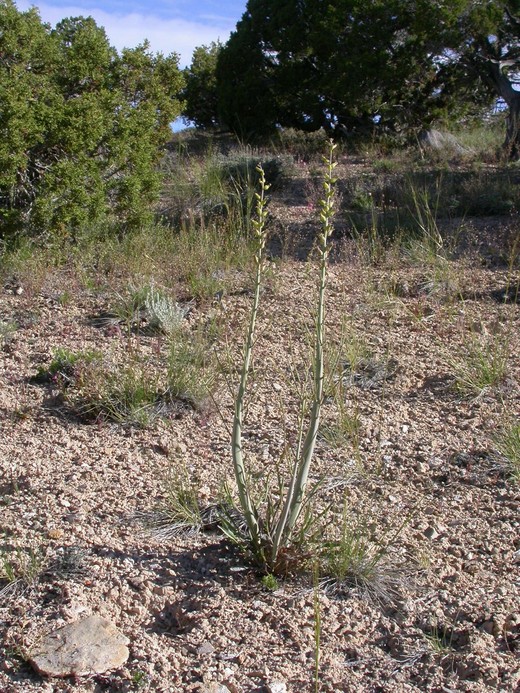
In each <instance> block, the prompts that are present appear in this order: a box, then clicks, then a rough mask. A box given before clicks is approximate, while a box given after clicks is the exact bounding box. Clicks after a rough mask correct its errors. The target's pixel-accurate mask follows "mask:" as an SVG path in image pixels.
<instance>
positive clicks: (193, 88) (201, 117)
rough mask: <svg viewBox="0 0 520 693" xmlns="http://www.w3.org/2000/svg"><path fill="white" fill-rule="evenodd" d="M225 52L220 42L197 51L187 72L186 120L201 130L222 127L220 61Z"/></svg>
mask: <svg viewBox="0 0 520 693" xmlns="http://www.w3.org/2000/svg"><path fill="white" fill-rule="evenodd" d="M221 50H222V44H221V43H220V42H219V41H217V42H215V41H213V42H212V43H210V45H209V46H199V47H198V48H195V50H194V51H193V57H192V61H191V65H190V67H189V68H186V69H185V70H184V77H185V79H186V86H185V88H184V91H183V93H182V96H183V99H184V102H185V103H184V110H183V116H184V118H186V120H188V121H191V122H192V123H194V124H195V126H196V127H198V128H209V127H215V126H217V125H218V123H219V120H218V97H217V60H218V56H219V54H220V51H221Z"/></svg>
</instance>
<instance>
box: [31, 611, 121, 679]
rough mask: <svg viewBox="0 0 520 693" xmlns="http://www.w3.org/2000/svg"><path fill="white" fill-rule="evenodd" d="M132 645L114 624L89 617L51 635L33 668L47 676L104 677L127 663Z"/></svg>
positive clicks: (96, 617)
mask: <svg viewBox="0 0 520 693" xmlns="http://www.w3.org/2000/svg"><path fill="white" fill-rule="evenodd" d="M128 642H129V641H128V638H127V637H126V636H124V635H123V634H122V633H121V632H120V631H119V630H118V629H117V628H116V627H115V626H114V624H113V623H110V621H107V620H106V619H105V618H101V617H100V616H89V617H88V618H86V619H83V620H82V621H76V622H75V623H71V624H69V625H66V626H63V627H62V628H58V629H57V630H55V631H53V632H52V633H49V635H47V636H46V637H45V638H44V639H43V640H42V642H41V643H40V645H39V648H38V652H37V653H35V654H34V655H32V656H31V664H32V665H33V666H34V668H35V669H36V670H37V671H38V672H39V673H40V674H43V675H44V676H83V675H86V674H102V673H104V672H105V671H108V670H109V669H117V668H118V667H120V666H121V665H122V664H124V663H125V662H126V660H127V659H128V654H129V652H128V647H127V645H128Z"/></svg>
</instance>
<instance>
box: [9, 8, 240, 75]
mask: <svg viewBox="0 0 520 693" xmlns="http://www.w3.org/2000/svg"><path fill="white" fill-rule="evenodd" d="M246 1H247V0H169V1H168V0H154V2H153V3H150V2H147V0H76V2H74V0H72V1H71V0H45V1H43V2H40V1H39V0H32V1H31V0H15V3H16V6H17V8H18V9H19V10H21V11H24V10H27V9H28V8H29V7H32V6H34V7H37V8H38V10H39V12H40V16H41V18H42V20H43V21H44V22H48V23H49V24H51V25H52V26H55V24H56V23H57V22H59V21H60V20H61V19H63V18H64V17H78V16H81V15H83V16H91V17H93V18H94V19H95V20H96V23H97V24H98V25H100V26H102V27H104V28H105V31H106V33H107V36H108V39H109V41H110V43H111V44H112V45H113V46H115V47H116V48H117V49H118V50H121V49H122V48H134V47H135V46H137V45H138V44H139V43H142V42H143V40H144V39H148V41H149V42H150V48H151V49H152V51H154V52H161V53H164V54H165V55H168V54H169V53H178V54H179V56H180V61H179V65H180V67H185V66H187V65H189V64H190V63H191V57H192V54H193V49H194V48H196V47H197V46H202V45H208V44H209V43H211V42H212V41H217V40H220V41H221V42H222V43H225V42H226V41H227V39H228V37H229V34H230V33H231V32H232V31H233V30H234V29H235V26H236V23H237V22H238V21H239V19H240V18H241V16H242V14H243V13H244V11H245V7H246Z"/></svg>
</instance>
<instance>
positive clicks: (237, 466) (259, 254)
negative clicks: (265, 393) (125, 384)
mask: <svg viewBox="0 0 520 693" xmlns="http://www.w3.org/2000/svg"><path fill="white" fill-rule="evenodd" d="M257 170H258V172H259V174H260V193H256V212H257V219H255V220H252V222H251V223H252V226H253V232H254V236H255V240H256V252H255V265H256V272H255V284H254V297H253V306H252V309H251V317H250V320H249V327H248V331H247V337H246V343H245V345H244V359H243V362H242V372H241V375H240V385H239V388H238V393H237V396H236V400H235V415H234V419H233V432H232V438H231V454H232V458H233V467H234V472H235V480H236V483H237V487H238V496H239V499H240V506H241V508H242V510H243V512H244V517H245V521H246V524H247V528H248V530H249V533H250V535H251V542H252V545H253V551H254V553H255V554H256V555H258V554H259V553H261V551H262V547H261V541H260V527H259V523H258V514H257V512H256V508H255V507H254V504H253V502H252V500H251V494H250V492H249V485H248V478H247V472H246V468H245V464H244V458H243V452H242V427H243V421H244V399H245V392H246V387H247V380H248V375H249V369H250V366H251V358H252V354H253V344H254V339H255V328H256V319H257V315H258V305H259V303H260V288H261V284H262V274H263V269H264V250H265V243H266V231H265V226H266V221H267V209H266V204H267V203H266V199H265V192H266V191H267V190H268V189H269V185H268V184H267V183H266V181H265V174H264V170H263V169H262V167H261V166H258V169H257Z"/></svg>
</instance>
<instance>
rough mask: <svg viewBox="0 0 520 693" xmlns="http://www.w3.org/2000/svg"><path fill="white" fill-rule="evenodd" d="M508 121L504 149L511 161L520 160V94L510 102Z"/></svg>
mask: <svg viewBox="0 0 520 693" xmlns="http://www.w3.org/2000/svg"><path fill="white" fill-rule="evenodd" d="M507 105H508V106H509V113H508V114H507V120H506V139H505V142H504V149H505V150H506V152H507V156H508V158H509V159H510V160H515V161H516V160H518V159H520V92H517V96H515V97H514V98H513V99H511V100H510V103H508V104H507Z"/></svg>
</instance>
